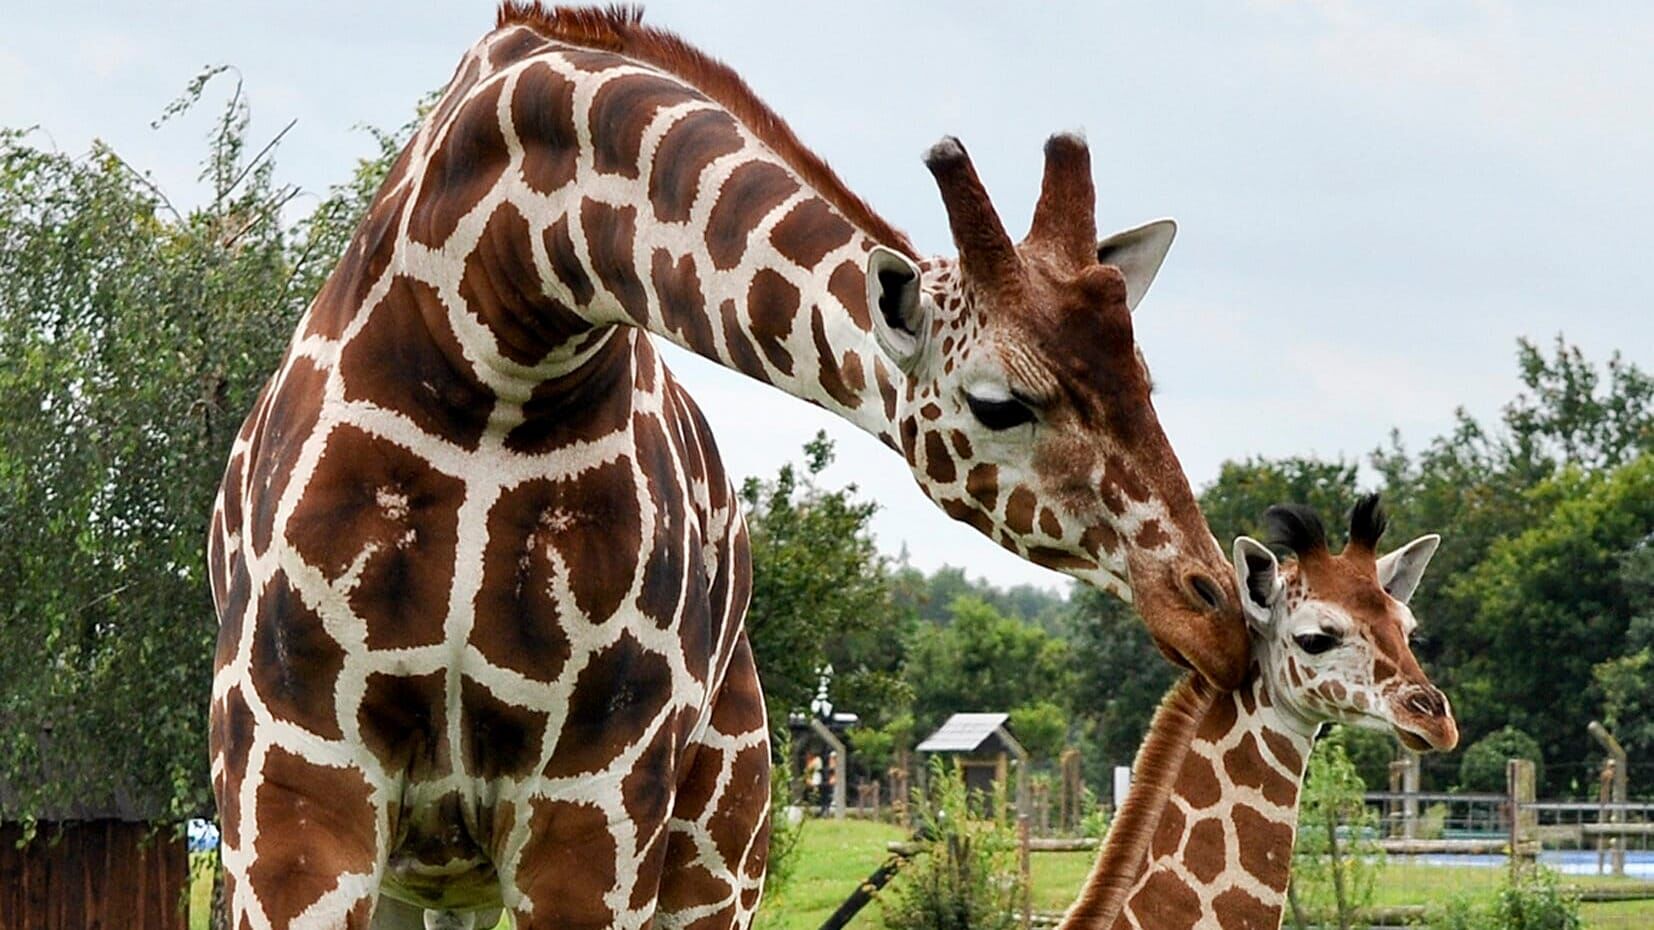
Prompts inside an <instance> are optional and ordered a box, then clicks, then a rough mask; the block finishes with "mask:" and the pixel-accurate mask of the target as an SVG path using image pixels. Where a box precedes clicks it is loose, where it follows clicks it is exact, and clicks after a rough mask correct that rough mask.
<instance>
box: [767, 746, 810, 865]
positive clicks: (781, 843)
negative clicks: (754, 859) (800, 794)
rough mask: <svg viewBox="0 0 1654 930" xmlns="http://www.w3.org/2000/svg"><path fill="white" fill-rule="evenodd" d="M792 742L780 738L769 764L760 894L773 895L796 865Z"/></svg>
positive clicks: (800, 830) (800, 823)
mask: <svg viewBox="0 0 1654 930" xmlns="http://www.w3.org/2000/svg"><path fill="white" fill-rule="evenodd" d="M792 757H793V754H792V741H791V740H789V739H787V738H786V737H784V736H783V737H781V738H780V739H779V740H778V741H777V742H776V746H775V749H774V755H773V757H772V762H771V765H770V855H769V869H768V871H766V872H765V873H764V895H765V896H766V897H769V896H771V895H774V894H775V893H776V892H777V891H779V890H780V889H781V888H782V887H784V886H785V885H786V884H787V881H788V880H789V879H791V878H792V875H793V870H794V869H795V868H796V867H797V866H798V841H799V840H800V839H802V838H803V836H804V820H803V818H802V817H800V818H798V819H797V820H794V819H793V817H792V816H791V815H792V812H793V811H794V810H795V808H794V806H793V768H792Z"/></svg>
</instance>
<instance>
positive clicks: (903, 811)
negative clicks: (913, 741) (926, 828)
mask: <svg viewBox="0 0 1654 930" xmlns="http://www.w3.org/2000/svg"><path fill="white" fill-rule="evenodd" d="M903 755H906V753H903ZM908 795H909V791H908V774H907V766H906V765H901V764H898V765H896V766H893V767H892V768H891V769H890V816H891V817H892V819H894V820H895V821H896V824H897V826H899V827H901V828H902V829H904V830H911V829H913V824H912V822H911V821H910V820H909V818H908V806H907V802H908Z"/></svg>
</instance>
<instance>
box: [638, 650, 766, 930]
mask: <svg viewBox="0 0 1654 930" xmlns="http://www.w3.org/2000/svg"><path fill="white" fill-rule="evenodd" d="M679 786H680V787H679V790H678V795H677V798H676V800H675V802H674V805H673V809H672V819H671V821H670V832H669V833H668V836H667V845H666V863H665V868H664V869H663V871H662V875H661V885H660V903H659V909H658V911H657V915H656V916H657V920H656V924H657V926H659V927H661V928H663V930H676V928H680V927H688V926H690V925H691V924H693V925H694V926H695V928H696V930H725V928H733V930H740V928H745V927H747V926H748V925H749V924H751V922H752V917H753V913H754V912H755V911H756V910H757V909H758V899H759V896H760V894H761V893H762V891H763V887H764V869H765V867H766V865H767V864H768V861H769V804H770V742H769V728H768V721H767V719H766V717H765V715H764V696H763V693H762V692H761V691H760V690H759V688H758V674H757V669H756V668H755V667H754V665H753V660H752V649H751V647H750V646H749V645H748V643H747V638H746V634H745V633H742V634H741V639H740V641H739V642H738V643H737V644H736V647H735V655H734V657H733V658H732V659H731V661H730V667H729V672H728V673H727V675H726V677H725V679H724V686H723V689H722V690H721V691H720V692H719V694H718V697H717V700H716V703H715V704H714V705H713V708H712V717H711V720H710V722H709V724H708V726H707V728H706V731H705V732H704V733H702V734H701V736H700V738H699V740H698V746H697V747H696V748H695V751H694V756H693V760H692V761H691V762H690V763H689V767H688V769H687V770H686V771H685V773H684V776H683V778H682V779H681V780H680V782H679Z"/></svg>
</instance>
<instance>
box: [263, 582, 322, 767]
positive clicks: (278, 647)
mask: <svg viewBox="0 0 1654 930" xmlns="http://www.w3.org/2000/svg"><path fill="white" fill-rule="evenodd" d="M344 667H345V651H344V649H343V648H342V647H341V646H340V645H339V644H338V643H337V642H336V641H334V639H333V637H332V636H330V635H328V632H327V630H326V629H324V628H323V626H322V618H321V616H320V615H318V614H317V613H316V612H315V611H314V610H312V609H311V608H310V605H309V604H306V603H305V602H304V600H303V599H302V598H300V597H299V592H298V591H296V590H294V589H293V586H292V584H290V583H289V582H288V580H287V574H286V573H285V572H283V571H280V570H278V571H277V572H276V574H275V575H274V576H273V577H272V578H271V579H270V583H269V584H267V585H265V587H264V592H263V593H262V594H261V595H260V596H259V603H258V616H257V619H256V621H255V623H254V625H253V649H252V677H253V687H254V688H255V689H256V690H257V691H258V695H259V697H261V698H263V699H264V705H265V706H266V707H268V708H269V709H270V712H271V713H272V714H274V715H275V716H277V717H279V718H281V719H283V720H286V721H288V722H290V723H294V724H297V725H299V726H301V727H303V728H304V729H306V730H309V731H310V732H312V733H315V734H316V735H318V736H321V737H323V738H324V739H341V738H343V736H344V734H343V733H342V732H340V730H339V718H338V709H337V707H336V705H335V703H334V689H335V688H336V687H337V686H338V682H339V672H340V671H342V670H343V669H344Z"/></svg>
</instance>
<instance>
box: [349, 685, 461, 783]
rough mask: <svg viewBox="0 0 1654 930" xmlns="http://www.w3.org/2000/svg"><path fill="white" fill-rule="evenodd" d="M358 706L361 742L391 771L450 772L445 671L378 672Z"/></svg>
mask: <svg viewBox="0 0 1654 930" xmlns="http://www.w3.org/2000/svg"><path fill="white" fill-rule="evenodd" d="M365 684H366V686H365V688H364V689H363V695H362V703H361V705H360V706H358V707H357V709H356V723H357V726H358V727H359V728H360V729H361V733H362V742H363V743H364V744H366V745H367V747H368V749H369V750H370V751H371V752H372V753H373V754H374V755H375V756H377V757H378V758H379V761H380V762H381V763H383V764H384V766H385V768H386V769H387V770H389V771H393V772H395V771H403V772H407V773H408V774H410V775H433V776H440V775H443V774H446V772H447V770H448V769H449V767H450V766H449V764H448V740H447V737H446V736H445V735H444V734H445V732H446V730H447V713H446V711H445V710H444V708H445V707H446V706H447V695H446V687H447V682H446V676H445V675H444V674H443V673H442V672H440V671H438V672H430V673H429V674H425V675H392V674H389V673H385V672H373V673H371V674H369V675H368V677H367V681H366V683H365Z"/></svg>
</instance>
